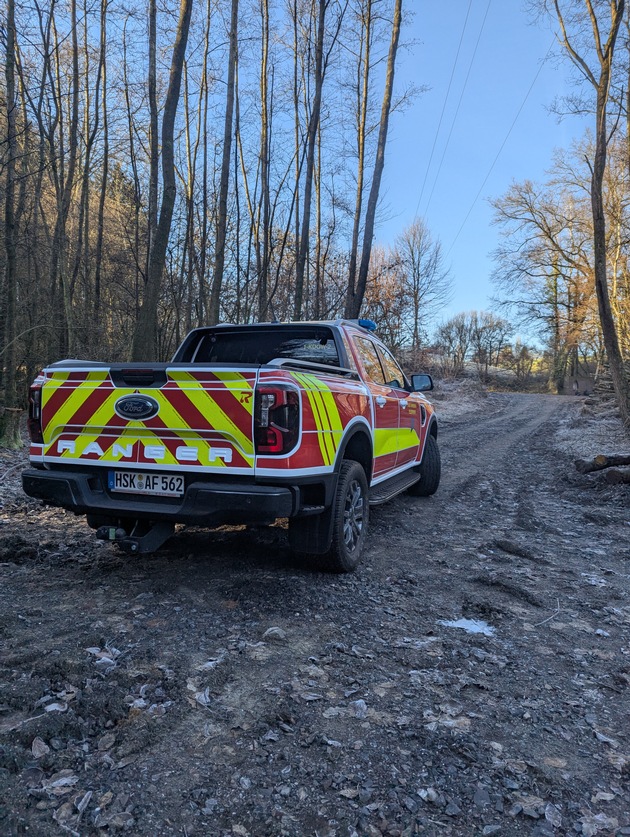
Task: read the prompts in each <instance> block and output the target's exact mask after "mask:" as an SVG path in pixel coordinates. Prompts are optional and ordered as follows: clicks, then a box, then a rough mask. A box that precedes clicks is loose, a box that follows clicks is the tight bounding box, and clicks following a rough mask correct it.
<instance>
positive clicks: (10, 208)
mask: <svg viewBox="0 0 630 837" xmlns="http://www.w3.org/2000/svg"><path fill="white" fill-rule="evenodd" d="M4 78H5V82H6V121H7V122H6V124H7V152H6V159H5V199H4V246H5V259H6V261H5V275H4V298H5V304H4V305H3V306H2V307H1V308H0V311H1V315H2V317H3V320H4V322H3V324H2V325H3V329H2V334H3V338H4V339H3V341H2V343H1V344H0V349H1V350H2V354H3V356H2V357H1V358H0V369H2V373H3V374H2V380H1V382H0V387H1V389H0V445H2V446H4V447H9V448H18V447H21V439H20V433H19V427H18V422H17V416H18V414H19V410H17V409H16V408H17V407H18V405H17V402H16V399H17V391H16V382H15V378H16V375H15V372H16V369H15V367H16V352H15V340H16V335H17V329H16V323H15V313H16V293H17V289H16V282H17V277H16V262H17V259H16V246H15V163H16V158H17V137H16V130H17V119H16V114H17V101H16V96H15V4H14V0H8V2H7V23H6V52H5V64H4Z"/></svg>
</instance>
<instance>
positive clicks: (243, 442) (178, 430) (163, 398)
mask: <svg viewBox="0 0 630 837" xmlns="http://www.w3.org/2000/svg"><path fill="white" fill-rule="evenodd" d="M184 374H188V373H184ZM188 377H189V376H188ZM187 383H189V381H187ZM193 383H194V384H195V385H196V386H195V388H194V391H193V392H192V393H191V390H190V388H189V387H188V386H186V387H181V389H182V390H183V392H185V394H186V396H187V397H189V398H190V400H191V401H192V402H193V403H194V404H195V406H196V407H197V409H199V410H200V412H202V413H203V414H204V415H206V416H207V417H208V418H209V421H210V422H211V423H212V424H213V425H214V426H215V427H216V426H217V423H218V431H219V432H223V433H225V430H222V428H223V427H225V425H228V427H229V430H230V431H231V433H232V436H233V437H237V438H236V443H237V447H239V448H240V450H239V453H240V454H241V455H242V456H243V457H244V459H245V460H246V461H247V462H248V464H249V465H250V467H252V466H253V463H254V459H253V441H252V440H251V439H249V438H248V437H247V436H245V435H244V434H243V433H242V432H241V431H240V430H239V429H238V427H236V425H234V423H233V422H232V421H231V419H229V418H228V417H227V416H226V415H225V413H224V412H223V411H222V410H220V409H219V408H218V407H217V405H216V404H215V402H214V401H213V400H212V398H211V397H210V396H209V395H207V394H206V393H205V392H204V391H203V390H201V389H200V387H201V385H200V384H198V382H196V381H195V382H193ZM248 389H250V390H251V387H248ZM135 391H136V390H135V389H133V388H119V389H114V390H112V392H111V393H110V395H109V396H108V398H107V399H106V400H105V401H104V402H103V404H102V405H101V406H100V407H99V408H98V409H97V410H96V411H95V412H94V413H93V414H92V416H90V418H89V419H88V420H87V421H86V423H85V426H86V427H90V428H94V427H96V428H98V431H97V432H96V434H94V433H91V434H89V435H88V434H85V433H81V434H80V436H79V437H78V438H77V440H76V443H77V447H76V448H75V453H74V454H71V453H70V452H69V451H63V453H62V454H61V456H62V457H66V458H69V457H73V456H80V455H81V453H82V452H83V450H85V448H86V447H87V446H88V445H89V444H90V443H92V442H95V441H96V440H97V439H99V438H100V437H101V436H102V435H107V436H110V435H111V436H112V441H111V444H110V445H109V447H108V448H107V449H105V450H104V454H103V456H102V457H101V461H114V462H118V461H119V460H120V458H121V457H120V455H118V454H116V456H114V455H113V454H112V448H113V445H114V444H115V443H116V441H118V440H120V438H121V437H124V436H133V437H134V439H140V440H141V441H143V439H144V438H145V437H146V438H147V439H148V444H151V443H153V442H155V443H156V444H160V445H163V444H164V441H163V439H161V438H160V436H159V431H152V430H150V429H148V428H146V427H145V425H144V423H143V422H140V421H134V422H129V424H128V425H127V426H126V427H125V428H113V427H112V428H108V424H109V422H110V420H111V418H112V416H113V415H114V404H115V402H116V401H117V400H118V399H119V398H122V397H123V396H124V395H132V394H133V393H134V392H135ZM74 394H75V393H73V394H72V395H74ZM78 394H79V392H78V391H77V392H76V395H77V396H78ZM191 394H193V395H194V396H195V397H194V398H191V397H190V396H191ZM72 395H71V396H70V397H69V398H68V399H67V400H66V401H65V402H64V403H63V404H62V406H61V408H60V409H59V410H58V411H57V413H56V415H55V416H54V418H53V420H52V421H51V422H50V423H49V425H48V427H52V428H53V429H54V430H56V431H57V433H56V434H55V436H56V435H58V434H59V433H60V432H62V431H63V429H64V428H65V427H66V426H67V424H68V422H67V421H66V422H64V421H63V416H64V415H66V416H68V419H70V418H71V417H72V416H73V415H74V412H75V410H76V408H77V407H78V406H80V405H81V403H82V402H83V401H84V400H85V389H82V390H81V397H80V398H78V397H77V398H74V399H73V398H72ZM151 395H152V397H153V398H155V399H156V400H157V401H158V402H159V404H160V413H159V415H160V418H161V419H162V421H163V422H164V424H166V425H167V427H168V428H169V430H170V431H171V432H172V433H173V434H174V435H175V436H177V438H178V439H180V440H181V441H182V444H187V443H188V444H190V443H191V442H194V444H195V445H197V446H198V447H199V461H200V462H203V463H206V464H207V463H208V462H209V450H210V448H211V447H212V445H213V444H216V441H215V442H210V441H207V440H205V439H203V438H202V437H201V436H200V435H199V433H198V432H196V431H195V430H193V429H192V428H191V427H190V426H189V425H188V423H187V422H186V421H185V420H184V418H183V417H182V416H181V415H180V413H179V412H178V411H177V410H176V409H175V408H174V407H173V406H172V405H171V404H170V402H169V401H168V397H167V393H162V392H160V391H158V390H156V391H153V392H152V393H151ZM204 396H206V397H205V398H204ZM71 401H73V403H72V404H71V405H70V406H69V402H71ZM200 401H203V404H202V405H201V406H200V403H199V402H200ZM76 402H78V403H76ZM209 406H212V407H214V409H213V410H211V409H208V407H209ZM244 406H245V405H244ZM245 409H248V410H249V411H250V412H251V410H252V409H253V405H252V406H251V407H247V406H245ZM217 420H218V422H217ZM221 422H223V423H221ZM139 431H140V432H139ZM55 436H53V439H52V440H51V441H54V439H55ZM102 441H103V440H101V447H103V444H102ZM226 441H227V442H230V441H231V440H230V439H227V440H226ZM48 450H50V445H49V447H48ZM160 462H161V463H164V464H181V463H180V462H178V461H177V460H176V459H175V458H174V457H173V456H172V454H170V453H169V451H168V449H166V448H165V456H164V458H163V459H160ZM212 464H213V465H215V466H217V467H226V464H227V463H225V462H224V461H223V460H222V459H220V458H217V459H215V460H214V462H213V463H212Z"/></svg>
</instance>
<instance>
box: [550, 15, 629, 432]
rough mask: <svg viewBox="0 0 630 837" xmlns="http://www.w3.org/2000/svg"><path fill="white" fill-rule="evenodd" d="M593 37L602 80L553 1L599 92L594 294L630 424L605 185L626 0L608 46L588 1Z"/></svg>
mask: <svg viewBox="0 0 630 837" xmlns="http://www.w3.org/2000/svg"><path fill="white" fill-rule="evenodd" d="M585 3H586V9H587V12H588V15H589V19H590V23H591V28H592V31H593V37H594V47H595V54H596V56H597V60H598V62H599V78H597V77H596V76H595V75H594V73H593V71H592V70H591V69H590V67H589V66H588V64H587V63H586V60H585V59H584V58H583V57H582V56H581V55H579V54H578V52H577V51H576V50H575V48H574V46H573V45H572V43H571V41H570V39H569V37H568V33H567V29H566V24H565V20H564V17H563V15H562V12H561V10H560V6H559V0H554V6H555V10H556V15H557V17H558V21H559V23H560V27H561V30H562V43H563V45H564V47H565V49H566V50H567V53H568V54H569V57H570V58H571V60H572V61H573V63H574V64H575V65H576V66H577V67H578V68H579V70H580V72H581V73H582V74H583V75H584V77H585V78H586V79H587V80H588V81H589V82H590V83H591V84H592V85H593V87H594V88H595V91H596V95H597V98H596V108H595V158H594V160H593V166H592V172H591V210H592V215H593V253H594V260H595V264H594V273H595V293H596V296H597V307H598V311H599V319H600V324H601V327H602V337H603V340H604V347H605V349H606V354H607V356H608V363H609V366H610V374H611V377H612V380H613V386H614V389H615V396H616V399H617V403H618V405H619V410H620V412H621V417H622V419H623V421H624V424H626V425H630V381H629V380H628V377H627V375H626V373H625V370H624V363H623V356H622V353H621V349H620V347H619V338H618V333H617V327H616V324H615V318H614V316H613V313H612V306H611V302H610V295H609V290H608V276H607V262H606V215H605V208H604V195H603V184H604V175H605V172H606V162H607V153H608V142H609V137H608V136H607V127H606V110H607V106H608V99H609V94H610V83H611V76H612V69H613V58H614V52H615V42H616V40H617V34H618V33H619V27H620V25H621V22H622V20H623V15H624V8H625V0H611V2H610V3H609V4H608V7H609V8H610V16H611V17H610V29H609V32H608V39H607V41H606V43H605V44H602V42H601V35H600V26H599V23H598V21H597V16H596V11H595V8H594V6H593V3H592V0H585Z"/></svg>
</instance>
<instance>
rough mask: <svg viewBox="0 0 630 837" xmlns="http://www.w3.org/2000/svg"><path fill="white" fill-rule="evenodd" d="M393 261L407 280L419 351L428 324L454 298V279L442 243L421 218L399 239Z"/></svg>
mask: <svg viewBox="0 0 630 837" xmlns="http://www.w3.org/2000/svg"><path fill="white" fill-rule="evenodd" d="M392 261H393V262H394V263H395V264H396V265H397V266H398V270H399V271H400V272H401V273H402V275H403V277H404V292H405V297H406V299H407V306H406V307H407V312H408V313H407V316H406V318H405V319H406V320H407V322H408V324H409V325H408V329H409V331H410V332H411V348H412V349H419V348H420V344H421V342H422V336H423V332H425V331H426V327H427V325H428V324H429V322H430V321H431V320H432V319H433V318H434V317H435V315H436V314H437V313H438V312H439V311H440V309H442V308H443V307H444V306H445V305H447V304H448V302H449V301H450V299H451V296H452V286H453V283H452V278H451V276H450V272H449V270H448V268H446V267H445V266H444V258H443V256H442V246H441V244H440V243H439V241H435V240H434V239H433V237H432V235H431V233H430V231H429V229H428V227H427V225H426V224H425V222H424V221H423V220H421V219H419V218H416V220H415V221H413V222H412V223H411V224H410V225H409V226H408V227H407V228H406V229H405V230H403V232H402V233H401V234H400V235H399V236H398V237H397V239H396V242H395V245H394V251H393V253H392Z"/></svg>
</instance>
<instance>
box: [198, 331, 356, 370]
mask: <svg viewBox="0 0 630 837" xmlns="http://www.w3.org/2000/svg"><path fill="white" fill-rule="evenodd" d="M276 358H280V359H291V360H300V361H304V362H307V363H321V364H325V365H327V366H340V365H341V364H340V359H339V352H338V351H337V346H336V344H335V338H334V336H333V333H332V331H331V330H330V329H324V328H317V329H303V328H299V329H290V328H277V327H276V328H273V329H269V330H266V329H258V328H255V329H248V330H247V331H238V330H235V331H228V330H223V329H217V330H216V331H209V332H206V333H205V334H203V336H202V337H201V339H200V341H199V343H198V344H197V346H196V347H195V348H194V350H193V352H192V353H191V357H190V359H189V362H192V363H208V364H222V363H226V364H255V365H257V366H258V365H263V364H265V363H269V362H270V361H272V360H275V359H276Z"/></svg>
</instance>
